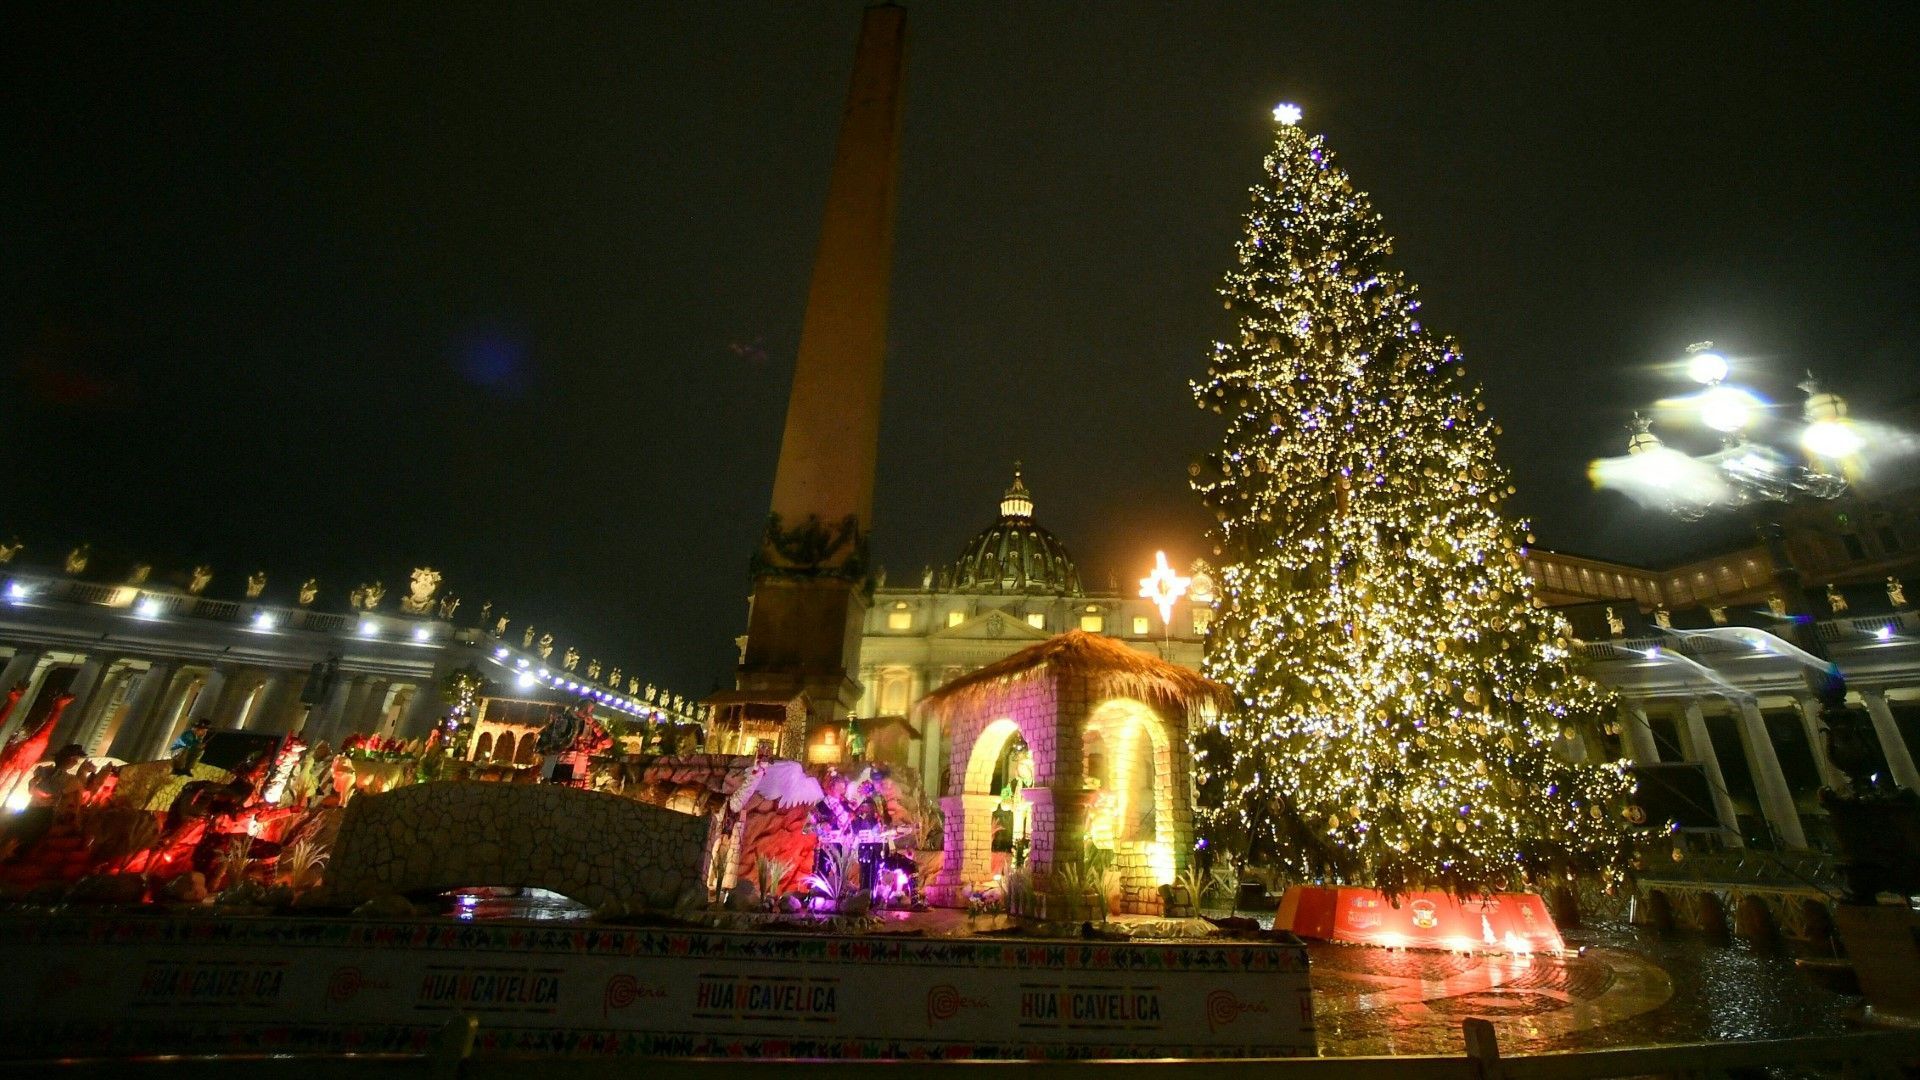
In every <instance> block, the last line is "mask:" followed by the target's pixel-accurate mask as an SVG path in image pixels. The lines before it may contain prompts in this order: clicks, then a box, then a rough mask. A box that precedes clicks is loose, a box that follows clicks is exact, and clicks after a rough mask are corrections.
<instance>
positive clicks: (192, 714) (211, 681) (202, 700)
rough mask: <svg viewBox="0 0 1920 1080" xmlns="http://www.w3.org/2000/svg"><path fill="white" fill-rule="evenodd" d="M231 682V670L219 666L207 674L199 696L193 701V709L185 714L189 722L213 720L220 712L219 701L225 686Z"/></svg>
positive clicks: (224, 666) (225, 691) (225, 690)
mask: <svg viewBox="0 0 1920 1080" xmlns="http://www.w3.org/2000/svg"><path fill="white" fill-rule="evenodd" d="M232 681H233V668H231V667H230V666H228V665H226V664H219V665H216V666H215V667H214V668H212V669H211V670H210V671H208V672H207V678H206V681H205V682H204V683H202V684H201V686H200V693H199V696H197V697H195V698H194V699H193V708H192V709H191V710H190V711H189V712H188V713H187V719H188V721H189V722H191V721H194V720H208V721H211V720H213V719H214V718H215V717H216V716H217V715H219V711H220V699H221V698H223V697H225V696H226V693H227V684H228V683H230V682H232Z"/></svg>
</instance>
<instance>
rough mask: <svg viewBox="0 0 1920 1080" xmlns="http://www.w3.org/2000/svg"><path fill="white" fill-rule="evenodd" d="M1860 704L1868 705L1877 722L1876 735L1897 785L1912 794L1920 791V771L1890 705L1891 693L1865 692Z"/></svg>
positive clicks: (1879, 691)
mask: <svg viewBox="0 0 1920 1080" xmlns="http://www.w3.org/2000/svg"><path fill="white" fill-rule="evenodd" d="M1860 700H1861V701H1863V702H1865V703H1866V706H1867V715H1868V716H1870V717H1872V718H1873V733H1874V734H1875V735H1877V736H1879V738H1880V749H1881V750H1882V751H1884V752H1885V753H1886V755H1887V768H1888V769H1889V770H1890V771H1891V772H1892V773H1893V782H1894V783H1896V784H1898V785H1900V786H1901V787H1903V788H1906V789H1907V790H1908V791H1920V771H1916V770H1915V769H1914V766H1913V752H1912V751H1911V749H1909V748H1908V746H1907V740H1906V739H1905V738H1903V737H1901V735H1900V725H1899V724H1898V723H1896V722H1895V721H1894V718H1893V709H1892V708H1890V707H1889V706H1888V705H1887V692H1886V691H1885V690H1867V691H1863V692H1862V693H1861V695H1860Z"/></svg>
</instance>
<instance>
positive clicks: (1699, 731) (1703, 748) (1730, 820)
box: [1680, 698, 1746, 847]
mask: <svg viewBox="0 0 1920 1080" xmlns="http://www.w3.org/2000/svg"><path fill="white" fill-rule="evenodd" d="M1684 715H1685V718H1686V723H1685V724H1684V725H1683V726H1682V727H1681V729H1680V738H1681V741H1682V742H1683V743H1684V744H1685V745H1684V746H1682V747H1681V749H1682V750H1683V751H1685V752H1686V755H1687V759H1688V760H1689V761H1697V762H1699V763H1700V764H1701V765H1703V766H1705V767H1706V770H1707V784H1708V786H1709V787H1711V788H1712V789H1713V811H1714V814H1715V815H1717V816H1718V817H1719V818H1720V827H1721V828H1722V829H1724V830H1726V837H1727V842H1728V843H1730V844H1732V845H1733V846H1734V847H1745V846H1746V840H1745V838H1744V837H1743V836H1742V835H1741V833H1740V815H1738V814H1736V813H1734V810H1733V797H1732V796H1731V795H1729V794H1727V778H1726V775H1725V774H1724V773H1722V772H1721V771H1720V755H1719V754H1717V753H1715V752H1714V749H1713V737H1712V736H1711V735H1709V734H1708V733H1707V717H1706V714H1705V713H1703V712H1701V711H1700V701H1699V699H1697V698H1695V699H1691V700H1689V701H1688V702H1687V706H1686V711H1685V714H1684Z"/></svg>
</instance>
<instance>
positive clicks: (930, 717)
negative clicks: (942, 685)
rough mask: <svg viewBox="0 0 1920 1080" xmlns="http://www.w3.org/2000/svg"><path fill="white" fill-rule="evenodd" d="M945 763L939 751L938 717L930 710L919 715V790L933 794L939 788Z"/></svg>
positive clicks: (944, 757) (944, 758)
mask: <svg viewBox="0 0 1920 1080" xmlns="http://www.w3.org/2000/svg"><path fill="white" fill-rule="evenodd" d="M946 763H947V759H946V756H945V755H944V754H942V753H940V718H939V717H938V716H936V715H934V713H933V711H932V710H928V711H927V712H925V713H922V714H921V716H920V790H922V791H924V792H926V793H927V794H928V795H933V794H936V793H938V792H939V790H940V770H941V768H942V766H944V765H945V764H946Z"/></svg>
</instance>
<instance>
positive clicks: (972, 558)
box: [952, 462, 1081, 596]
mask: <svg viewBox="0 0 1920 1080" xmlns="http://www.w3.org/2000/svg"><path fill="white" fill-rule="evenodd" d="M952 581H953V591H954V592H960V593H1001V594H1016V595H1022V594H1023V595H1028V596H1079V595H1081V589H1080V571H1079V569H1078V568H1077V567H1076V566H1075V565H1074V562H1073V556H1071V555H1069V554H1067V549H1066V547H1065V546H1064V545H1062V544H1061V543H1060V541H1059V540H1058V539H1057V538H1055V536H1054V535H1053V533H1051V532H1049V531H1047V530H1046V529H1044V528H1042V527H1041V526H1040V525H1039V524H1038V523H1036V522H1035V521H1034V520H1033V493H1032V492H1030V491H1028V490H1027V485H1026V482H1025V480H1024V479H1023V478H1022V476H1021V470H1020V465H1019V463H1018V462H1015V463H1014V467H1013V484H1012V486H1010V487H1008V488H1007V492H1006V494H1005V495H1004V496H1002V497H1001V499H1000V517H999V519H998V520H996V521H995V522H994V523H993V524H991V525H988V526H987V527H986V528H985V529H982V530H981V531H980V532H979V534H978V535H976V536H974V538H973V539H972V540H971V541H969V542H968V543H967V546H966V550H964V551H962V552H961V554H960V558H958V559H956V560H955V561H954V563H953V574H952Z"/></svg>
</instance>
